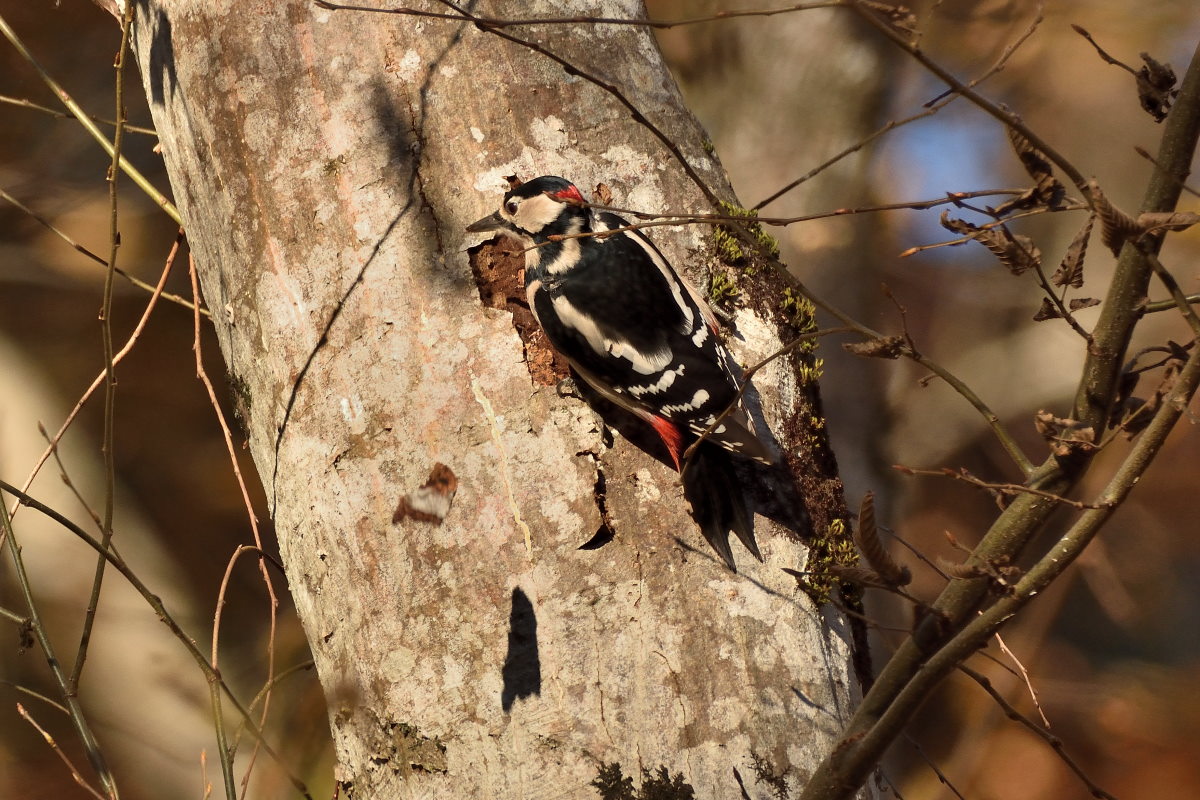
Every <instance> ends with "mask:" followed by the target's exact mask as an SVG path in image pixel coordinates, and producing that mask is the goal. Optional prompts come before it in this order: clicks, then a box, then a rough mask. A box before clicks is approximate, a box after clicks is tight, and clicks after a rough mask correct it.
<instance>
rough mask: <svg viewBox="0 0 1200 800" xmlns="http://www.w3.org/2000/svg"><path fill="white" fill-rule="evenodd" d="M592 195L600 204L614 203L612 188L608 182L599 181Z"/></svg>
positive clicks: (609, 204) (608, 204)
mask: <svg viewBox="0 0 1200 800" xmlns="http://www.w3.org/2000/svg"><path fill="white" fill-rule="evenodd" d="M592 197H593V198H595V200H596V203H597V204H598V205H602V206H611V205H612V197H613V196H612V189H610V188H608V184H607V183H597V184H596V189H595V191H593V192H592Z"/></svg>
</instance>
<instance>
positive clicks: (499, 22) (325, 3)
mask: <svg viewBox="0 0 1200 800" xmlns="http://www.w3.org/2000/svg"><path fill="white" fill-rule="evenodd" d="M314 2H315V4H316V5H317V6H319V7H320V8H326V9H329V10H330V11H371V12H374V13H377V14H399V15H401V16H409V17H424V18H426V19H442V20H449V21H452V22H454V21H458V22H461V21H462V19H463V18H462V16H461V15H460V14H446V13H439V12H437V11H425V10H423V9H417V8H407V7H399V8H375V7H371V6H351V5H343V4H341V3H332V2H329V0H314ZM841 5H844V0H817V2H811V3H798V4H797V5H793V6H785V7H783V8H766V9H758V10H743V11H719V12H717V13H716V14H710V15H708V16H704V17H692V18H689V19H677V20H655V19H627V18H622V17H586V16H580V17H529V18H526V19H502V18H499V17H475V18H474V20H475V23H476V24H477V25H480V26H483V27H487V28H514V27H519V26H522V25H632V26H636V27H639V28H677V27H680V26H683V25H698V24H700V23H702V22H718V21H722V20H728V19H736V18H738V17H773V16H775V15H777V14H787V13H789V12H793V11H811V10H812V9H815V8H835V7H837V6H841Z"/></svg>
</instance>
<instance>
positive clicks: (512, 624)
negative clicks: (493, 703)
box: [500, 587, 542, 713]
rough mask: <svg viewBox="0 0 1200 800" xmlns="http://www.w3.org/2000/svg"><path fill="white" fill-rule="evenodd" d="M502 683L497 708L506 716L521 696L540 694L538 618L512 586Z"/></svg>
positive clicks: (521, 594) (527, 598)
mask: <svg viewBox="0 0 1200 800" xmlns="http://www.w3.org/2000/svg"><path fill="white" fill-rule="evenodd" d="M500 676H501V678H502V679H503V681H504V685H503V688H502V689H501V691H500V706H501V707H502V708H503V709H504V711H505V713H507V712H509V711H511V710H512V707H513V703H515V702H516V701H517V700H518V699H520V698H523V697H532V696H534V695H538V694H541V693H542V662H541V659H540V658H539V657H538V638H537V615H536V614H535V613H534V611H533V603H531V602H530V600H529V596H528V595H526V594H525V592H523V591H521V589H520V587H514V588H513V591H512V610H511V611H510V612H509V615H508V654H507V655H505V657H504V666H503V667H502V668H501V670H500Z"/></svg>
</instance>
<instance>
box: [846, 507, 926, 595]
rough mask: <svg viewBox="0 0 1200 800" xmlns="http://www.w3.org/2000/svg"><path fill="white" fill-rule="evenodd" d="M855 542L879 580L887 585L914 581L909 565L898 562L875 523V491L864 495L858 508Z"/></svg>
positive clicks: (905, 583) (904, 584)
mask: <svg viewBox="0 0 1200 800" xmlns="http://www.w3.org/2000/svg"><path fill="white" fill-rule="evenodd" d="M854 543H855V544H857V545H858V549H859V550H861V551H862V554H863V558H865V559H866V560H867V563H868V564H870V565H871V568H872V569H873V570H875V573H876V574H877V576H878V578H879V581H880V582H881V583H883V584H884V585H886V586H907V585H908V584H909V583H910V582H911V581H912V572H910V571H909V569H908V567H905V566H902V565H900V564H898V563H896V560H895V559H894V558H892V554H891V553H889V552H888V550H887V547H886V546H885V545H884V543H883V540H882V539H881V538H880V536H879V529H878V528H877V527H876V525H875V493H874V492H867V493H866V494H865V495H863V499H862V504H861V505H860V506H859V509H858V528H857V529H856V530H855V531H854Z"/></svg>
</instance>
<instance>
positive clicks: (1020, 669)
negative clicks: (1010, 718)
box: [995, 633, 1050, 728]
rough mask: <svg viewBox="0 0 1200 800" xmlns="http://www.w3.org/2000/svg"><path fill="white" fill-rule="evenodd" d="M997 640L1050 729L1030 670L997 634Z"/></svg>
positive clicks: (1043, 721) (1044, 723)
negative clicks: (1030, 675) (1030, 676)
mask: <svg viewBox="0 0 1200 800" xmlns="http://www.w3.org/2000/svg"><path fill="white" fill-rule="evenodd" d="M995 639H996V644H997V645H998V646H999V647H1000V652H1001V653H1004V655H1006V656H1008V658H1009V660H1011V661H1012V663H1013V665H1014V666H1015V667H1016V669H1017V673H1018V674H1019V675H1020V678H1021V680H1022V682H1024V684H1025V690H1026V691H1028V692H1029V700H1030V701H1031V702H1032V703H1033V707H1034V708H1036V709H1037V712H1038V716H1039V717H1041V718H1042V724H1043V725H1045V726H1046V727H1047V728H1049V727H1050V720H1049V719H1047V718H1046V712H1045V711H1043V710H1042V704H1041V702H1039V701H1038V694H1037V689H1035V688H1033V681H1032V680H1031V679H1030V678H1029V670H1027V669H1025V665H1024V664H1022V663H1021V659H1019V658H1017V654H1016V653H1014V652H1013V651H1012V650H1010V649H1009V648H1008V645H1007V644H1005V642H1004V637H1002V636H1001V635H1000V634H999V633H997V634H996V636H995Z"/></svg>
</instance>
